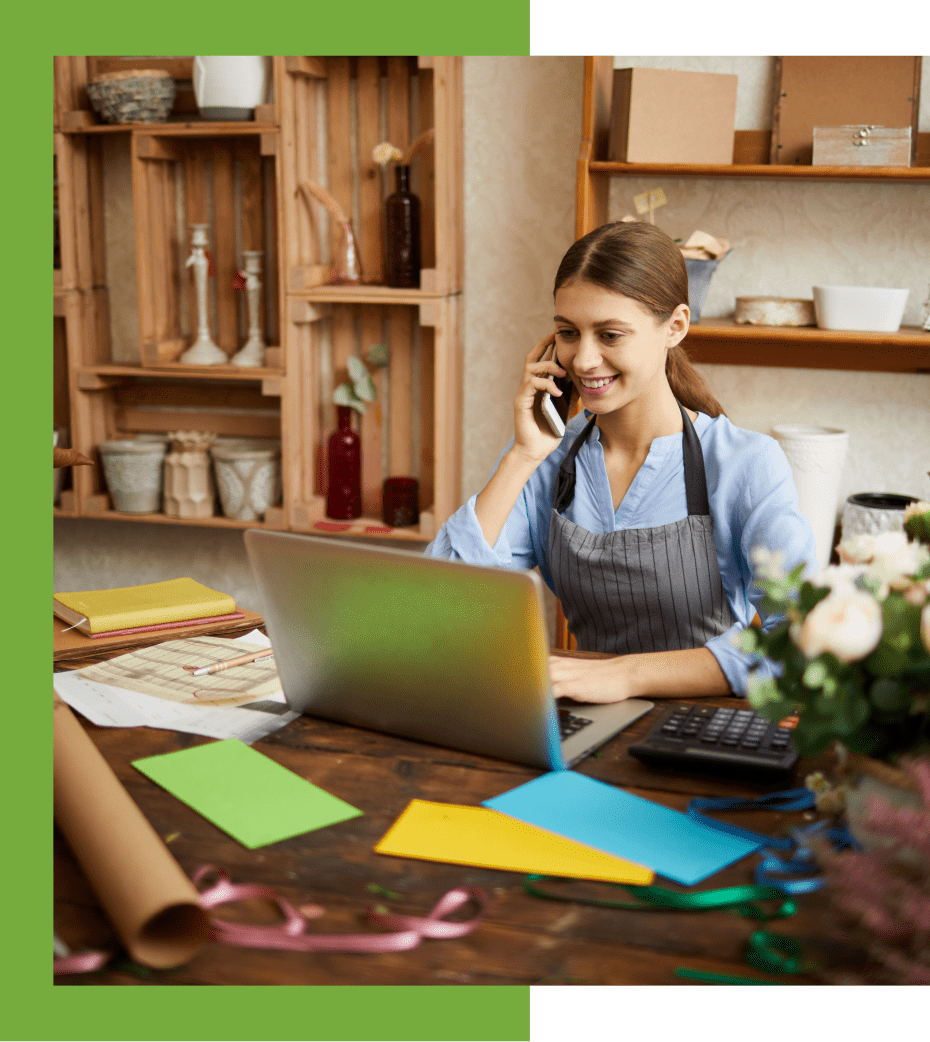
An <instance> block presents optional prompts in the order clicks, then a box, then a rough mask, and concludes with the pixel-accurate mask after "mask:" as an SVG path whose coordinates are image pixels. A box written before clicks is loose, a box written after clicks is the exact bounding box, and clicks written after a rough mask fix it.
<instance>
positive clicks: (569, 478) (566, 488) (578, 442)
mask: <svg viewBox="0 0 930 1042" xmlns="http://www.w3.org/2000/svg"><path fill="white" fill-rule="evenodd" d="M596 422H597V416H592V417H591V419H590V420H589V421H588V423H587V424H586V425H585V427H584V430H582V432H581V433H580V434H579V435H578V437H577V438H575V440H574V441H573V442H572V447H571V448H570V449H569V450H568V452H567V453H566V454H565V459H563V460H562V463H561V465H560V466H559V476H558V479H557V481H556V486H555V499H554V502H553V504H552V505H553V506H554V507H555V509H556V510H557V511H558V512H559V513H560V514H561V513H562V511H563V510H565V509H566V508H567V507H568V506H569V504H570V503H571V501H572V500H573V499H574V498H575V457H576V456H577V455H578V451H579V449H580V448H581V446H582V445H584V443H585V442H586V441H587V440H588V435H589V434H590V433H591V431H592V430H593V429H594V424H595V423H596Z"/></svg>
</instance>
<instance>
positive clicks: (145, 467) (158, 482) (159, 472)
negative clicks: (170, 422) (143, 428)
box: [99, 438, 168, 514]
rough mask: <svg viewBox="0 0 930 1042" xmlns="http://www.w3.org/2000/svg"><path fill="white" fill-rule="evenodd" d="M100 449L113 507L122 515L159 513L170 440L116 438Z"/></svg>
mask: <svg viewBox="0 0 930 1042" xmlns="http://www.w3.org/2000/svg"><path fill="white" fill-rule="evenodd" d="M99 449H100V459H101V462H102V463H103V474H104V477H105V478H106V481H107V489H108V491H109V493H110V500H111V502H112V504H113V509H114V510H117V511H119V512H120V513H121V514H157V513H159V512H160V511H161V498H162V476H163V465H164V460H165V453H166V452H167V450H168V443H167V442H166V441H164V440H163V439H160V438H139V439H135V440H133V439H129V438H117V439H114V440H113V441H105V442H103V443H102V444H101V445H100V446H99Z"/></svg>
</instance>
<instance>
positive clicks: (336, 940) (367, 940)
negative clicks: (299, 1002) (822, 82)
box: [193, 865, 488, 952]
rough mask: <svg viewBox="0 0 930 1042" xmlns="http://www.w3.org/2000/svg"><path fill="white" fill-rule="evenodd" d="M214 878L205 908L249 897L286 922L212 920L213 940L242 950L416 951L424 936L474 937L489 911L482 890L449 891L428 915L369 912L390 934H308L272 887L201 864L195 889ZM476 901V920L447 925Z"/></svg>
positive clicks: (203, 893)
mask: <svg viewBox="0 0 930 1042" xmlns="http://www.w3.org/2000/svg"><path fill="white" fill-rule="evenodd" d="M211 874H213V875H215V876H216V877H217V879H218V881H217V882H216V883H215V884H214V885H213V886H211V887H209V888H208V889H206V890H203V891H201V893H200V903H201V905H202V906H203V907H204V908H215V907H217V906H218V905H222V904H226V903H227V902H229V901H242V900H246V899H248V898H256V897H258V898H267V899H270V900H272V901H274V903H275V904H276V905H277V906H278V909H279V910H280V912H281V914H282V915H283V916H284V922H282V923H279V924H278V925H276V926H247V925H245V924H243V923H231V922H228V921H227V920H225V919H216V918H213V919H211V924H212V927H213V939H214V940H215V941H218V942H219V943H220V944H229V945H233V946H236V947H241V948H280V949H286V950H288V951H298V952H320V951H325V952H399V951H405V950H408V949H410V948H416V947H417V945H418V944H419V943H420V941H422V940H423V938H424V937H431V938H434V939H437V940H442V939H448V938H451V937H464V936H465V935H466V934H469V933H471V932H472V930H474V929H475V927H476V926H477V925H478V923H479V922H480V921H481V918H482V916H483V915H484V912H485V910H486V907H487V900H488V899H487V895H486V894H485V892H484V891H483V890H480V889H478V888H477V887H460V888H458V889H456V890H450V891H449V892H448V893H447V894H445V896H443V897H442V898H440V899H439V901H437V902H436V904H435V905H434V906H433V908H432V909H431V910H430V912H429V913H428V914H427V915H425V916H417V915H391V914H389V913H383V912H377V911H375V909H373V908H370V909H369V910H368V918H369V919H370V920H371V922H373V923H374V924H376V925H377V926H384V927H387V928H388V929H394V930H395V931H396V932H395V933H388V934H368V933H358V934H351V933H349V934H305V933H304V927H305V926H306V925H307V920H306V918H305V917H304V916H302V915H301V914H300V913H299V912H298V911H297V910H296V909H295V908H294V907H293V905H291V904H290V903H289V902H288V901H286V900H285V899H284V898H283V897H279V896H278V894H276V893H275V891H274V890H272V889H271V888H270V887H266V886H258V885H256V884H254V883H239V884H235V883H231V882H230V881H229V875H228V874H227V873H226V872H225V870H223V869H221V868H215V867H214V866H212V865H202V866H201V867H200V868H198V869H197V871H196V872H195V873H194V876H193V879H194V885H195V886H196V885H197V884H198V883H200V882H202V881H203V880H204V879H205V878H206V877H207V876H209V875H211ZM469 901H474V902H475V903H476V904H477V905H478V908H479V911H478V914H477V915H476V916H475V917H474V918H473V919H467V920H465V921H463V922H448V921H446V919H445V916H447V915H451V914H452V913H453V912H454V911H456V910H457V909H459V908H461V907H462V906H463V905H466V904H467V903H468V902H469Z"/></svg>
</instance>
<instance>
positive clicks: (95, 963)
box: [54, 952, 110, 976]
mask: <svg viewBox="0 0 930 1042" xmlns="http://www.w3.org/2000/svg"><path fill="white" fill-rule="evenodd" d="M109 958H110V953H109V952H81V954H80V955H65V956H63V957H62V958H61V959H56V960H55V963H54V969H55V975H56V976H58V974H60V973H93V972H94V970H99V969H100V967H101V966H103V965H104V963H106V962H107V960H108V959H109Z"/></svg>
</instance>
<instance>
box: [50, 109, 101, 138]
mask: <svg viewBox="0 0 930 1042" xmlns="http://www.w3.org/2000/svg"><path fill="white" fill-rule="evenodd" d="M95 122H96V120H95V119H94V114H93V112H89V111H88V110H87V109H72V110H71V111H70V112H62V113H61V118H60V121H59V126H60V127H61V129H62V130H63V131H64V132H65V133H66V134H74V133H77V132H80V131H82V130H86V129H87V128H88V127H92V126H93V125H94V123H95Z"/></svg>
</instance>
